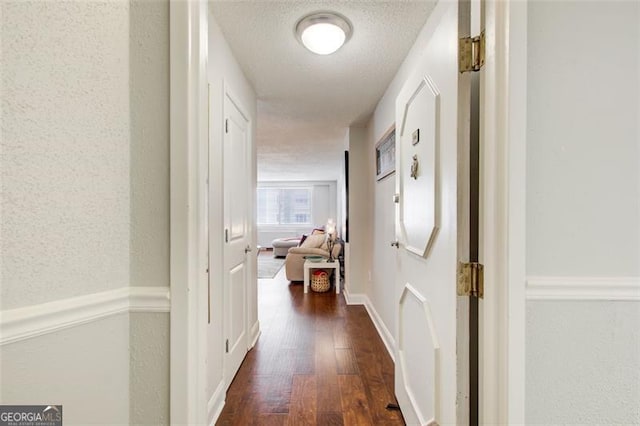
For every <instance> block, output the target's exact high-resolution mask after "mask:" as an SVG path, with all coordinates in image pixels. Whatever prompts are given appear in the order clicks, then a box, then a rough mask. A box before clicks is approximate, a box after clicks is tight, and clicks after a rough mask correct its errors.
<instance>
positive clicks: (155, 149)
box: [129, 0, 169, 424]
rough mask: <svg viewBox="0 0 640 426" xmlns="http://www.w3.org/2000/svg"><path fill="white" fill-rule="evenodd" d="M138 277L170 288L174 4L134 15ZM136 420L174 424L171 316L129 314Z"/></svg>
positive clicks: (138, 2)
mask: <svg viewBox="0 0 640 426" xmlns="http://www.w3.org/2000/svg"><path fill="white" fill-rule="evenodd" d="M129 32H130V37H129V64H130V73H129V75H130V77H129V86H130V93H129V105H130V109H131V124H130V129H131V148H130V156H131V157H130V176H131V185H130V199H131V204H130V209H131V224H130V253H131V265H130V282H131V286H145V287H169V2H168V0H162V1H148V0H131V1H130V13H129ZM129 321H130V336H129V345H130V351H131V361H130V371H131V378H130V397H129V398H130V422H131V423H133V424H168V423H169V314H167V313H153V314H150V313H135V314H131V315H130V317H129Z"/></svg>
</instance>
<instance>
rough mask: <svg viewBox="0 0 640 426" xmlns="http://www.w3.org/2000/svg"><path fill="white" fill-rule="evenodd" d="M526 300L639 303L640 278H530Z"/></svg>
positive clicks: (528, 279)
mask: <svg viewBox="0 0 640 426" xmlns="http://www.w3.org/2000/svg"><path fill="white" fill-rule="evenodd" d="M527 300H629V301H640V277H527Z"/></svg>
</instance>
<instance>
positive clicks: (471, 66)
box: [458, 31, 485, 73]
mask: <svg viewBox="0 0 640 426" xmlns="http://www.w3.org/2000/svg"><path fill="white" fill-rule="evenodd" d="M484 50H485V37H484V31H482V32H481V33H480V35H479V36H476V37H462V38H461V39H460V40H458V55H459V56H458V67H459V69H460V72H461V73H462V72H476V71H480V68H482V66H483V65H484V58H485V54H484Z"/></svg>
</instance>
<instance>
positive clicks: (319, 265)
mask: <svg viewBox="0 0 640 426" xmlns="http://www.w3.org/2000/svg"><path fill="white" fill-rule="evenodd" d="M311 269H333V284H334V286H335V287H336V294H340V262H338V261H337V260H334V261H333V262H327V261H324V262H312V261H310V260H305V261H304V292H305V293H308V292H309V283H310V277H311V272H310V270H311Z"/></svg>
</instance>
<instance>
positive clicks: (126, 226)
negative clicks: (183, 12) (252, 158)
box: [0, 0, 169, 424]
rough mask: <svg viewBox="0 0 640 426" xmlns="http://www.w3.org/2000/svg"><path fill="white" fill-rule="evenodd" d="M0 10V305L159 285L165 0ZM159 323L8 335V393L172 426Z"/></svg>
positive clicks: (165, 272)
mask: <svg viewBox="0 0 640 426" xmlns="http://www.w3.org/2000/svg"><path fill="white" fill-rule="evenodd" d="M0 7H1V8H2V9H1V11H2V14H1V18H0V19H1V24H2V37H1V38H2V97H1V98H2V152H1V154H0V155H1V156H0V160H1V161H2V168H1V170H2V171H1V173H2V208H3V215H2V219H1V222H0V225H1V227H2V241H1V247H0V249H1V258H2V266H1V272H2V277H3V281H2V289H1V291H2V294H1V296H2V299H1V307H2V309H11V308H16V307H23V306H28V305H35V304H39V303H42V302H46V301H50V300H56V299H64V298H68V297H72V296H77V295H83V294H91V293H97V292H101V291H105V290H111V289H116V288H121V287H126V286H128V285H137V286H168V285H169V266H168V264H169V256H168V252H169V182H168V180H169V178H168V175H169V154H168V152H169V126H168V119H169V113H168V109H169V77H168V74H169V44H168V38H169V36H168V31H169V13H168V1H138V0H132V1H127V0H120V1H115V0H113V1H112V0H110V1H104V2H84V1H76V2H8V1H3V2H1V3H0ZM168 334H169V316H168V314H132V315H130V316H129V315H127V314H123V315H118V316H117V317H112V318H107V319H103V320H99V321H97V322H91V323H87V324H83V325H79V326H77V327H74V328H71V329H69V330H65V331H63V332H58V333H53V334H48V335H44V336H41V337H36V338H33V339H30V340H27V341H24V342H19V343H15V344H10V345H6V346H3V347H2V348H1V351H2V385H3V386H2V389H3V393H2V402H3V403H8V402H21V403H30V402H35V403H38V402H44V401H56V403H62V404H64V405H65V423H71V424H73V423H81V424H88V423H92V422H101V423H108V424H126V423H129V422H130V421H131V422H133V423H138V424H140V423H151V424H166V423H168V409H169V408H168V407H169V337H168ZM66 384H68V385H66ZM35 388H37V389H35ZM105 406H106V407H108V409H107V410H105V409H104V407H105ZM96 413H100V414H101V416H96ZM105 413H106V414H105ZM105 416H106V417H105Z"/></svg>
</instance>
